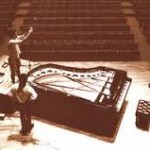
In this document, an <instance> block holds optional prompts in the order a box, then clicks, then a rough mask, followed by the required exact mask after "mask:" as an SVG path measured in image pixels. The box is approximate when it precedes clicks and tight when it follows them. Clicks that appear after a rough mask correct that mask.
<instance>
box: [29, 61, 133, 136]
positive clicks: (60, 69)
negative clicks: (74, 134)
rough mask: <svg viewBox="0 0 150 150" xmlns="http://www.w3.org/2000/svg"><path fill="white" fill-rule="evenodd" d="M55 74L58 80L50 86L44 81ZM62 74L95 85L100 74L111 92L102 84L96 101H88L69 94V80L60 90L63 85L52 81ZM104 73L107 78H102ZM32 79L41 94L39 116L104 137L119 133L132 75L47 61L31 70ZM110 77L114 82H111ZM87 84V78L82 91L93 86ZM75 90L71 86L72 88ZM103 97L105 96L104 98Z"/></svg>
mask: <svg viewBox="0 0 150 150" xmlns="http://www.w3.org/2000/svg"><path fill="white" fill-rule="evenodd" d="M107 72H109V73H108V74H109V77H108V78H107V77H106V78H103V77H104V76H106V74H107ZM110 72H111V73H110ZM53 74H54V76H55V75H56V76H55V77H56V79H55V80H52V81H51V82H50V86H47V84H45V83H44V84H43V82H44V81H45V80H46V78H53ZM58 74H61V76H62V77H61V78H63V77H64V76H65V78H66V76H67V79H68V80H71V81H73V82H78V83H79V82H80V81H82V79H83V80H84V78H86V79H87V78H90V80H92V82H91V81H88V83H89V82H90V84H91V85H92V84H95V81H94V82H93V80H95V79H96V78H97V77H96V75H97V76H99V78H98V80H97V81H98V82H103V81H102V80H103V79H104V80H106V81H104V82H105V83H104V84H103V86H104V87H105V88H106V87H107V83H109V86H108V87H109V91H110V93H108V95H107V94H106V93H104V92H105V89H104V87H103V88H102V87H101V90H100V91H99V93H98V95H97V96H96V99H95V100H94V101H89V100H86V99H85V98H84V97H82V96H81V97H79V95H77V96H75V95H74V94H71V92H70V93H68V91H67V89H65V88H66V86H64V85H66V83H67V82H66V80H65V82H66V83H64V85H63V86H62V85H61V88H62V89H61V90H59V88H60V86H59V87H57V86H58V84H56V85H53V84H51V83H55V82H57V81H58V80H60V78H58V80H57V75H58ZM100 76H103V77H102V78H101V77H100ZM74 77H75V78H74ZM29 78H30V80H29V83H30V85H32V86H33V87H34V89H35V90H36V91H37V93H38V99H37V101H36V103H35V105H34V108H33V114H34V115H35V116H38V117H41V118H43V119H46V120H49V121H52V122H55V123H58V124H61V125H65V126H67V127H71V128H73V129H78V130H81V131H84V132H87V133H91V134H94V135H97V136H101V137H110V138H112V137H114V136H115V135H116V132H117V131H118V128H119V123H120V120H121V117H122V113H123V111H124V110H123V108H124V106H125V97H126V94H127V92H128V89H129V87H130V84H131V82H132V80H131V78H129V77H127V73H126V72H125V71H122V70H116V69H112V68H107V67H102V66H99V67H95V68H74V67H66V66H61V65H56V64H45V65H41V66H38V67H36V68H34V69H33V70H31V71H30V72H29ZM78 78H81V80H78ZM75 79H76V80H75ZM108 79H109V80H111V81H110V82H109V80H108ZM112 79H113V80H112ZM41 80H42V82H41ZM50 80H51V79H50ZM100 80H101V81H100ZM46 81H47V80H46ZM46 81H45V82H46ZM61 82H62V81H60V83H61ZM85 83H87V80H86V82H85V81H84V82H81V85H83V86H84V88H81V91H82V90H83V91H84V90H85V89H86V88H89V87H86V88H85V86H87V85H88V84H85ZM79 84H80V83H79ZM53 87H54V88H53ZM108 87H107V89H108ZM92 88H93V87H92ZM76 89H77V87H76ZM76 89H75V90H76ZM73 90H74V89H71V91H73ZM63 91H64V92H63ZM66 91H67V92H66ZM76 93H78V91H77V92H76ZM85 95H86V94H85ZM121 96H122V97H121ZM89 97H90V94H89ZM101 97H103V98H102V99H101ZM100 99H101V100H100ZM120 101H121V102H120Z"/></svg>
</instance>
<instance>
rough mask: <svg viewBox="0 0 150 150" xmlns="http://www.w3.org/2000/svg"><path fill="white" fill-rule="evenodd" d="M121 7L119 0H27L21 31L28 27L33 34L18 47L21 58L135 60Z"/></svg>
mask: <svg viewBox="0 0 150 150" xmlns="http://www.w3.org/2000/svg"><path fill="white" fill-rule="evenodd" d="M121 3H122V1H121V0H107V1H104V0H84V1H83V0H53V1H51V0H31V1H30V4H31V5H30V7H29V9H28V13H27V14H26V16H25V19H24V24H23V26H21V30H24V31H27V30H28V28H29V27H30V26H32V27H33V29H34V32H33V34H32V36H30V38H29V39H28V40H27V41H26V42H24V43H23V44H22V45H21V47H22V51H23V52H22V54H21V57H23V58H29V55H32V57H30V58H31V59H32V60H38V59H42V60H72V59H73V60H119V59H120V60H135V59H136V60H137V59H138V57H139V52H138V45H137V43H136V42H135V40H134V35H133V33H132V32H131V30H130V27H129V25H128V24H127V20H126V16H125V13H124V11H123V6H122V4H121ZM66 41H67V42H66ZM42 53H45V54H43V57H42ZM58 53H59V54H58ZM57 54H58V55H57ZM65 55H66V56H65ZM49 56H51V57H49ZM79 56H80V57H79ZM81 56H82V57H83V58H82V57H81ZM63 58H64V59H63Z"/></svg>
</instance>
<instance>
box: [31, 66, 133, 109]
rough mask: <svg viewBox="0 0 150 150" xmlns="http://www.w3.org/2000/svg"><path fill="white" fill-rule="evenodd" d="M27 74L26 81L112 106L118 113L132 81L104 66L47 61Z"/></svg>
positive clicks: (125, 75) (121, 73) (122, 72)
mask: <svg viewBox="0 0 150 150" xmlns="http://www.w3.org/2000/svg"><path fill="white" fill-rule="evenodd" d="M29 74H30V75H29V83H30V84H31V85H33V86H37V87H39V88H43V89H45V90H46V91H49V92H50V91H57V92H58V93H61V94H65V95H66V96H68V95H71V96H75V97H78V98H82V99H83V100H85V101H89V102H91V103H95V104H97V105H103V106H106V107H107V106H109V107H110V106H111V107H112V108H114V109H115V110H116V111H117V112H119V111H120V110H121V108H122V105H123V102H124V100H125V98H126V94H127V91H128V89H129V87H130V84H131V79H130V78H128V77H127V73H126V72H125V71H121V70H115V69H112V68H106V67H96V68H89V69H83V68H82V69H80V68H71V67H65V66H59V65H54V64H46V65H42V66H39V67H37V68H35V69H33V70H31V71H30V72H29Z"/></svg>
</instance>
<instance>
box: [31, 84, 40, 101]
mask: <svg viewBox="0 0 150 150" xmlns="http://www.w3.org/2000/svg"><path fill="white" fill-rule="evenodd" d="M29 91H30V94H31V96H30V100H36V99H37V96H38V95H37V93H36V92H35V90H34V89H33V88H32V87H31V86H29Z"/></svg>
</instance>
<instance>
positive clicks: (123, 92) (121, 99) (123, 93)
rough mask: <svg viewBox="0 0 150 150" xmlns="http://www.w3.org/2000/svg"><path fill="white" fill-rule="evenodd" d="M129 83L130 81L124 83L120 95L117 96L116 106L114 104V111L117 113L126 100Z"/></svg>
mask: <svg viewBox="0 0 150 150" xmlns="http://www.w3.org/2000/svg"><path fill="white" fill-rule="evenodd" d="M130 84H131V82H130V81H128V80H127V81H125V83H124V86H123V87H122V90H121V92H120V94H119V95H118V96H117V99H116V101H117V104H116V111H117V112H119V111H120V109H121V108H122V105H123V102H124V100H125V98H126V95H127V92H128V89H129V87H130Z"/></svg>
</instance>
